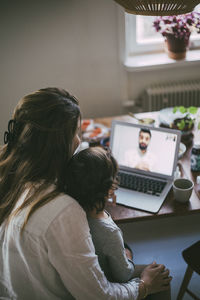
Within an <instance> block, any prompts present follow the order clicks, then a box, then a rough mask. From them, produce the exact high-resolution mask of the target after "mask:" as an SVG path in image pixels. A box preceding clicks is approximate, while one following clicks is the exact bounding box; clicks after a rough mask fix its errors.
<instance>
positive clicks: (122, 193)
mask: <svg viewBox="0 0 200 300" xmlns="http://www.w3.org/2000/svg"><path fill="white" fill-rule="evenodd" d="M179 144H180V131H178V130H173V129H168V128H160V127H159V128H157V127H150V126H145V125H136V124H132V123H127V122H121V121H113V122H112V127H111V141H110V148H111V151H112V154H113V155H114V157H115V158H116V160H117V161H118V164H119V174H118V175H119V188H118V190H117V191H116V195H117V203H119V204H123V205H126V206H129V207H133V208H136V209H140V210H144V211H148V212H152V213H157V212H158V211H159V209H160V207H161V205H162V203H163V202H164V200H165V198H166V196H167V194H168V192H169V190H170V189H171V186H172V182H173V178H174V172H175V169H176V166H177V159H178V152H179Z"/></svg>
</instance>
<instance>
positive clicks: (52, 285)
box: [0, 194, 138, 300]
mask: <svg viewBox="0 0 200 300" xmlns="http://www.w3.org/2000/svg"><path fill="white" fill-rule="evenodd" d="M19 201H20V202H21V201H23V199H20V200H19ZM26 212H27V211H26V210H24V211H23V212H21V213H20V214H19V215H17V216H15V217H14V218H13V219H12V220H11V222H10V223H9V225H8V227H6V226H5V224H3V225H2V226H0V299H4V298H5V299H19V300H28V299H29V300H47V299H48V300H58V299H59V300H61V299H67V300H68V299H69V300H70V299H77V300H78V299H81V300H90V299H91V300H94V299H95V300H98V299H99V300H104V299H105V300H108V299H120V300H123V299H137V296H138V283H137V282H135V281H134V280H132V281H130V282H128V283H124V284H119V283H111V282H108V281H107V279H106V277H105V275H104V273H103V272H102V271H101V269H100V266H99V263H98V259H97V256H96V255H95V250H94V246H93V243H92V239H91V235H90V232H89V227H88V223H87V219H86V215H85V212H84V211H83V209H82V208H81V207H80V206H79V204H78V203H77V202H76V201H75V200H74V199H72V198H71V197H69V196H67V195H63V194H62V195H60V196H58V197H57V198H55V199H54V200H53V201H51V202H49V203H47V204H46V205H44V206H43V207H41V208H39V209H38V210H37V211H36V212H35V213H34V214H33V215H32V216H31V217H30V219H29V221H28V223H27V225H26V226H25V229H24V231H23V233H22V234H20V230H21V227H22V224H23V222H24V219H25V216H26ZM3 297H4V298H3Z"/></svg>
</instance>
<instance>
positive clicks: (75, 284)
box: [45, 201, 139, 300]
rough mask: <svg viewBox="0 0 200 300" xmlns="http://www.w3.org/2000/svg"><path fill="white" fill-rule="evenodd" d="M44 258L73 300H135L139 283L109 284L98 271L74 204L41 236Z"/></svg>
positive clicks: (82, 217)
mask: <svg viewBox="0 0 200 300" xmlns="http://www.w3.org/2000/svg"><path fill="white" fill-rule="evenodd" d="M45 239H46V244H47V248H48V256H49V260H50V262H51V264H52V265H53V266H54V268H55V269H56V270H57V272H58V274H59V276H60V278H61V280H62V282H63V284H64V286H65V287H66V289H67V290H68V291H69V292H70V293H71V294H72V296H73V297H74V298H75V299H77V300H79V299H80V300H90V299H91V300H93V299H97V300H98V299H99V300H100V299H101V300H104V299H105V300H111V299H115V300H117V299H120V300H123V299H124V300H126V299H132V300H134V299H137V297H138V289H139V283H137V282H135V281H131V282H128V283H123V284H119V283H111V282H109V281H108V280H107V279H106V277H105V275H104V273H103V272H102V270H101V269H100V266H99V263H98V259H97V256H96V255H95V250H94V246H93V243H92V239H91V236H90V233H89V227H88V223H87V219H86V215H85V213H84V211H83V209H82V208H81V207H80V206H79V205H78V203H76V202H75V201H74V203H72V204H70V205H69V206H68V207H67V208H65V209H64V210H63V211H62V213H61V214H60V215H59V216H58V217H56V218H55V220H54V221H53V222H52V224H51V225H50V226H49V229H48V232H47V234H46V236H45Z"/></svg>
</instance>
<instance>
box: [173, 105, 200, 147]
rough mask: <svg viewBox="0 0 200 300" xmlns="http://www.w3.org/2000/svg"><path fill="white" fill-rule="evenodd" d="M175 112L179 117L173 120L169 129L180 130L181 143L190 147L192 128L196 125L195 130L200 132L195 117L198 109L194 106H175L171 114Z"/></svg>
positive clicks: (197, 120)
mask: <svg viewBox="0 0 200 300" xmlns="http://www.w3.org/2000/svg"><path fill="white" fill-rule="evenodd" d="M176 112H179V117H178V118H176V119H174V121H173V123H172V124H171V125H170V127H171V128H173V129H178V130H181V133H182V134H181V141H182V142H183V143H184V144H186V145H190V144H191V143H192V140H193V136H194V135H193V133H192V130H193V128H194V126H195V125H196V128H197V129H198V130H200V120H199V116H198V115H197V112H198V108H197V107H195V106H190V107H185V106H175V107H174V108H173V113H176ZM181 115H182V117H181Z"/></svg>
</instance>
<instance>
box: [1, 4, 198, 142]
mask: <svg viewBox="0 0 200 300" xmlns="http://www.w3.org/2000/svg"><path fill="white" fill-rule="evenodd" d="M119 15H120V16H121V17H120V18H118V17H119ZM119 19H120V22H121V23H120V24H119ZM0 20H1V26H0V37H1V40H0V43H1V47H0V49H1V53H0V83H1V93H0V103H1V109H0V137H1V138H0V141H2V134H3V132H4V130H5V129H6V126H7V120H8V119H9V118H10V116H11V112H12V111H13V108H14V107H15V105H16V103H17V102H18V100H19V99H20V98H21V97H22V96H24V95H25V94H27V93H30V92H32V91H34V90H36V89H39V88H42V87H46V86H59V87H63V88H65V89H67V90H68V91H69V92H71V93H72V94H74V95H75V96H77V97H78V98H79V99H80V105H81V109H82V112H83V117H101V116H110V115H116V114H121V113H123V112H124V110H123V108H122V106H121V102H122V100H124V99H126V98H132V99H135V98H136V97H137V96H138V94H139V93H140V91H141V90H142V89H143V88H144V87H145V86H146V85H147V84H149V83H151V82H152V81H156V80H160V79H162V80H166V79H167V78H169V77H170V78H179V77H185V78H188V77H190V76H192V75H193V74H194V73H196V74H197V73H198V67H196V68H195V67H194V68H188V69H184V70H182V71H181V75H180V72H179V70H177V71H174V70H168V71H164V70H163V71H159V72H158V71H154V72H143V73H129V74H127V73H126V72H125V70H124V68H123V49H124V36H123V29H124V24H123V10H122V9H121V10H119V6H118V5H117V4H116V3H115V2H114V1H113V0H34V1H32V0H17V1H12V0H2V1H0ZM119 31H120V34H119ZM188 70H189V71H188ZM194 76H196V75H195V74H194Z"/></svg>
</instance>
